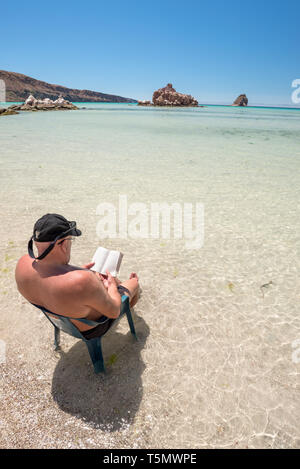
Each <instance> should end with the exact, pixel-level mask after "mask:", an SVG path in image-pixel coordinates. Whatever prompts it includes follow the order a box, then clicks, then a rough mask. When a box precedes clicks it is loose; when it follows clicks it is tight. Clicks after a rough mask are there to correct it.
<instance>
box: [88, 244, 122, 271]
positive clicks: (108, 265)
mask: <svg viewBox="0 0 300 469" xmlns="http://www.w3.org/2000/svg"><path fill="white" fill-rule="evenodd" d="M122 258H123V254H122V252H120V251H110V250H109V249H105V248H103V247H99V248H98V249H97V250H96V252H95V254H94V256H93V259H92V262H95V265H93V267H91V270H94V271H95V272H99V273H100V274H104V275H105V274H106V270H108V271H109V272H110V273H111V275H112V276H113V277H116V276H117V274H118V272H119V270H120V265H121V262H122Z"/></svg>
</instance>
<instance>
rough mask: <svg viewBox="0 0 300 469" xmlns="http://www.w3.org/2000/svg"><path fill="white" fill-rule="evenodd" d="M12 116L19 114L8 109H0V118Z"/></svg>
mask: <svg viewBox="0 0 300 469" xmlns="http://www.w3.org/2000/svg"><path fill="white" fill-rule="evenodd" d="M13 114H19V113H18V112H16V111H15V110H13V109H10V108H4V107H3V108H0V116H11V115H13Z"/></svg>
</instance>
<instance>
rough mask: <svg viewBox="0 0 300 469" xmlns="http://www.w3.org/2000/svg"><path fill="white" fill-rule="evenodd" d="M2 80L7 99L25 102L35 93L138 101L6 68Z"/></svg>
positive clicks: (76, 99)
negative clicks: (47, 81) (53, 81)
mask: <svg viewBox="0 0 300 469" xmlns="http://www.w3.org/2000/svg"><path fill="white" fill-rule="evenodd" d="M0 80H4V82H5V86H6V101H12V102H23V101H24V100H25V99H26V98H27V96H28V95H30V94H33V95H34V96H35V97H36V98H37V99H45V98H49V99H52V100H54V99H56V97H57V96H59V95H61V96H62V97H63V98H65V99H67V100H68V101H71V102H73V103H74V102H75V103H76V102H77V103H88V102H99V103H100V102H106V103H136V100H135V99H130V98H123V97H122V96H115V95H113V94H104V93H99V92H97V91H90V90H77V89H71V88H66V87H64V86H60V85H51V84H50V83H46V82H45V81H40V80H36V79H35V78H31V77H28V76H26V75H22V74H21V73H15V72H7V71H5V70H0Z"/></svg>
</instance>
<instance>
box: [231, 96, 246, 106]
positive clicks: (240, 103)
mask: <svg viewBox="0 0 300 469" xmlns="http://www.w3.org/2000/svg"><path fill="white" fill-rule="evenodd" d="M247 105H248V98H247V96H246V95H245V94H240V95H239V96H238V97H237V98H236V100H235V101H234V103H233V104H232V106H247Z"/></svg>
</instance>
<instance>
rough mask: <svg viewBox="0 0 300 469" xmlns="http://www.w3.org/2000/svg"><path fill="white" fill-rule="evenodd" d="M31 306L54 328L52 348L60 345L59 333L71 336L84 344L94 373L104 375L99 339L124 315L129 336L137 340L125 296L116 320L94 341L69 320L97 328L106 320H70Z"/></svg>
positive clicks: (40, 307) (37, 306)
mask: <svg viewBox="0 0 300 469" xmlns="http://www.w3.org/2000/svg"><path fill="white" fill-rule="evenodd" d="M32 305H33V306H35V307H36V308H39V309H40V310H41V311H42V312H43V313H44V314H45V316H46V318H47V319H49V321H50V322H51V324H53V326H54V346H55V350H57V349H58V348H59V345H60V331H63V332H66V333H67V334H69V335H71V336H72V337H76V338H77V339H81V340H83V341H84V342H85V344H86V346H87V348H88V351H89V354H90V357H91V360H92V363H93V366H94V371H95V373H104V372H105V366H104V361H103V354H102V345H101V339H102V337H103V336H104V335H105V334H106V333H107V332H108V331H109V330H110V328H111V326H112V325H113V324H115V323H116V322H117V321H119V319H120V318H121V317H123V316H124V314H126V316H127V320H128V324H129V327H130V331H131V334H132V335H133V337H134V338H135V339H136V340H137V336H136V332H135V328H134V323H133V319H132V315H131V310H130V305H129V297H128V296H127V295H123V296H122V305H121V313H120V316H119V317H118V318H117V319H114V320H113V321H112V323H111V325H110V327H109V329H108V330H107V331H106V332H105V333H104V334H103V335H102V336H101V337H96V338H94V339H89V340H87V339H86V338H85V337H84V336H83V335H82V334H81V332H80V330H79V329H78V328H77V327H76V326H75V325H74V324H73V323H72V321H70V319H76V321H80V322H83V323H84V324H87V325H89V326H94V327H95V326H98V325H99V324H103V323H104V322H105V321H106V320H108V318H107V319H104V320H99V321H91V320H89V319H85V318H70V317H66V316H62V315H61V314H55V313H52V311H49V310H48V309H46V308H44V307H42V306H39V305H35V304H33V303H32Z"/></svg>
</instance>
